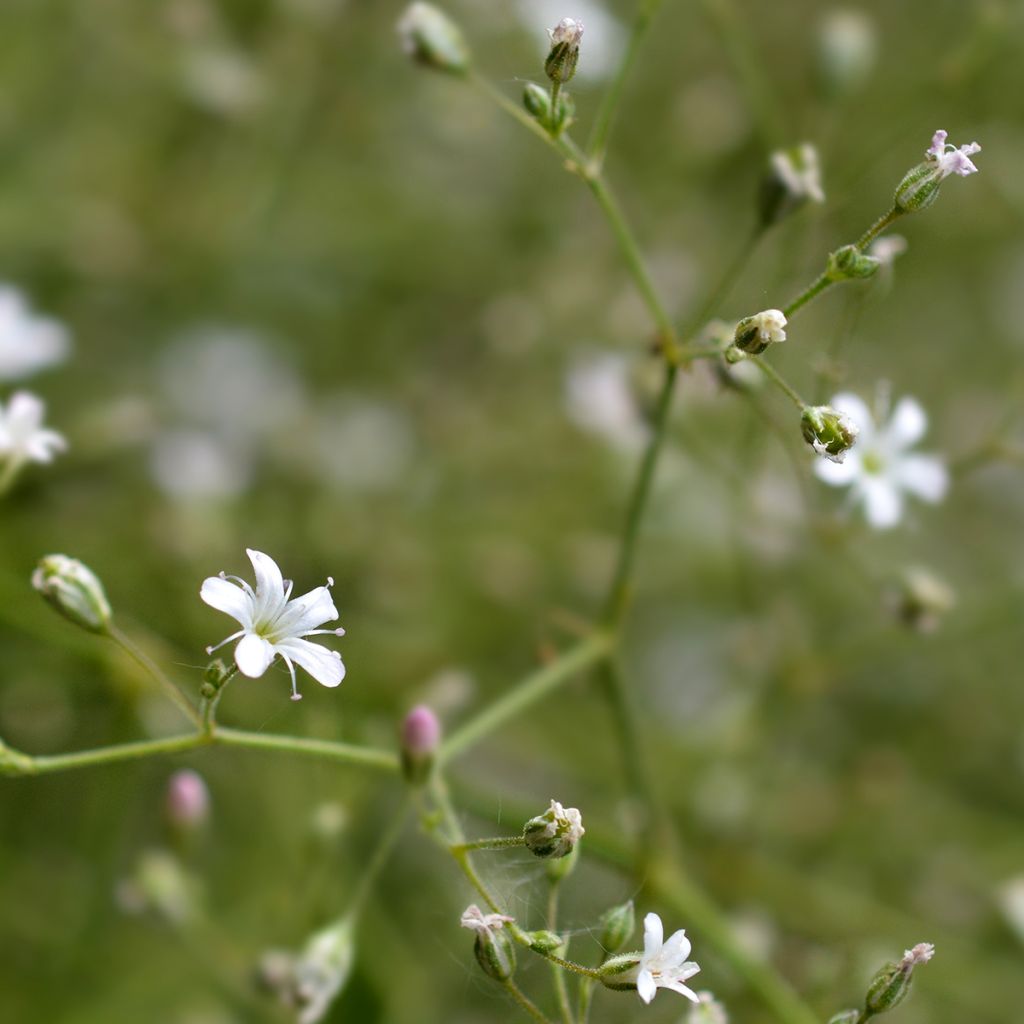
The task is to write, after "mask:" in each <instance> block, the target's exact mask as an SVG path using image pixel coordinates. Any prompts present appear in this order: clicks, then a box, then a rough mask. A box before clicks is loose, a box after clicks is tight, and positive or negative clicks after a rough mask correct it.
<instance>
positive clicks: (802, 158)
mask: <svg viewBox="0 0 1024 1024" xmlns="http://www.w3.org/2000/svg"><path fill="white" fill-rule="evenodd" d="M769 163H770V165H771V171H772V173H773V174H774V176H775V178H776V179H777V181H778V182H779V184H780V185H782V187H783V188H784V189H785V190H786V192H787V193H788V194H789V197H790V199H791V200H798V201H804V202H807V201H810V202H812V203H823V202H825V190H824V189H823V188H822V187H821V165H820V164H819V162H818V151H817V150H816V149H815V148H814V146H812V145H811V144H810V143H809V142H804V143H802V144H801V145H800V146H797V147H796V148H795V149H791V150H787V149H779V150H776V151H775V152H774V153H772V155H771V158H770V160H769Z"/></svg>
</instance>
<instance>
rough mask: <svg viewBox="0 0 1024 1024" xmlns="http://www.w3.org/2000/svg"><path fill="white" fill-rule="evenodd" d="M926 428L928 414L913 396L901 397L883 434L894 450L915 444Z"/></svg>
mask: <svg viewBox="0 0 1024 1024" xmlns="http://www.w3.org/2000/svg"><path fill="white" fill-rule="evenodd" d="M927 429H928V415H927V413H925V411H924V409H922V408H921V405H920V403H919V402H917V401H916V400H915V399H913V398H901V399H900V400H899V401H898V402H897V403H896V408H895V409H893V411H892V416H891V417H890V418H889V422H888V423H887V424H886V426H885V428H884V430H885V436H886V439H887V440H888V442H889V444H890V445H891V446H892V448H893V449H894V450H896V451H900V450H902V449H904V448H910V447H912V446H913V445H915V444H917V442H918V441H920V440H921V438H922V437H924V435H925V431H926V430H927Z"/></svg>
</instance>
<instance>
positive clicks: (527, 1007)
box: [502, 978, 551, 1024]
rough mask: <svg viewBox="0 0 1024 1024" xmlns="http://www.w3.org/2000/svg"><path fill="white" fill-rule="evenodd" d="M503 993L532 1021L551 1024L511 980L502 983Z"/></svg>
mask: <svg viewBox="0 0 1024 1024" xmlns="http://www.w3.org/2000/svg"><path fill="white" fill-rule="evenodd" d="M502 984H503V985H504V986H505V991H507V992H508V994H509V995H510V996H511V997H512V998H513V999H514V1000H515V1001H516V1002H517V1003H518V1004H519V1006H520V1007H521V1008H522V1009H523V1010H524V1011H525V1012H526V1013H527V1014H528V1015H529V1016H530V1017H532V1018H533V1019H534V1020H539V1021H542V1022H543V1024H551V1022H550V1021H549V1020H548V1018H547V1017H545V1016H544V1014H543V1013H541V1012H540V1010H539V1009H538V1008H537V1007H536V1006H535V1005H534V1004H533V1003H532V1002H531V1001H530V999H529V997H528V996H527V995H526V993H525V992H523V990H522V989H521V988H520V987H519V986H518V985H517V984H516V983H515V982H514V981H513V980H512V979H511V978H509V979H508V980H506V981H504V982H502Z"/></svg>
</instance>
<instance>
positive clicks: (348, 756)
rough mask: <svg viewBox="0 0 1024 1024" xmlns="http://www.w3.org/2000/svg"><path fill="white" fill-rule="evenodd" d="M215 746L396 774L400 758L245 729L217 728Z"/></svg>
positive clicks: (377, 752) (372, 749)
mask: <svg viewBox="0 0 1024 1024" xmlns="http://www.w3.org/2000/svg"><path fill="white" fill-rule="evenodd" d="M213 742H214V743H219V744H223V745H224V746H227V747H249V748H251V749H254V750H276V751H279V752H280V753H284V754H302V755H303V756H306V757H319V758H322V759H324V760H327V761H339V762H343V763H345V764H357V765H362V766H364V767H366V768H378V769H380V770H381V771H386V772H390V773H392V774H397V772H398V770H399V764H398V756H397V755H396V754H393V753H392V752H391V751H390V750H378V749H375V748H373V747H359V746H356V745H354V744H351V743H339V742H336V741H334V740H313V739H306V738H305V737H302V736H280V735H278V734H276V733H263V732H246V731H244V730H242V729H225V728H224V727H223V726H220V727H218V728H217V730H216V732H214V734H213Z"/></svg>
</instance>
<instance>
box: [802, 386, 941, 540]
mask: <svg viewBox="0 0 1024 1024" xmlns="http://www.w3.org/2000/svg"><path fill="white" fill-rule="evenodd" d="M831 404H832V406H833V408H835V409H836V410H838V411H839V412H840V413H842V414H844V415H845V416H847V417H849V419H851V420H852V421H853V422H854V423H855V424H856V425H857V427H858V430H859V434H858V438H857V443H856V445H854V447H853V448H851V449H850V450H849V451H848V452H847V453H846V459H845V461H844V462H828V461H824V460H822V461H820V462H817V463H816V464H815V467H814V471H815V473H816V474H817V475H818V477H819V478H820V479H821V480H823V481H824V482H825V483H827V484H831V485H832V486H834V487H849V488H850V492H851V496H852V499H853V501H854V502H857V503H860V504H862V505H863V506H864V514H865V516H866V517H867V521H868V522H869V523H870V524H871V526H873V527H874V528H875V529H878V530H885V529H889V528H890V527H893V526H895V525H896V524H897V523H898V522H899V521H900V519H901V518H902V516H903V505H904V495H905V494H912V495H914V496H916V497H918V498H921V499H922V500H923V501H927V502H931V503H932V504H934V503H936V502H939V501H941V500H942V498H943V497H944V496H945V494H946V490H947V488H948V486H949V473H948V471H947V470H946V467H945V465H944V464H943V462H942V460H941V459H940V458H939V457H938V456H936V455H923V454H918V453H916V452H913V451H911V449H912V448H913V447H914V445H916V444H917V443H918V441H920V440H921V438H922V437H924V435H925V431H926V429H927V426H928V417H927V416H926V415H925V411H924V409H922V408H921V406H920V405H919V404H918V403H917V402H916V401H915V400H914V399H913V398H903V399H901V400H900V401H899V402H897V403H896V406H895V408H894V409H893V411H892V415H891V416H889V417H888V418H887V419H886V418H885V417H884V416H880V417H879V422H876V420H875V418H874V417H873V416H872V414H871V410H870V409H869V408H868V406H867V404H866V403H865V402H864V401H863V400H862V399H861V398H859V397H858V396H857V395H853V394H849V393H843V394H839V395H836V396H835V397H834V398H833V399H832V403H831Z"/></svg>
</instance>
